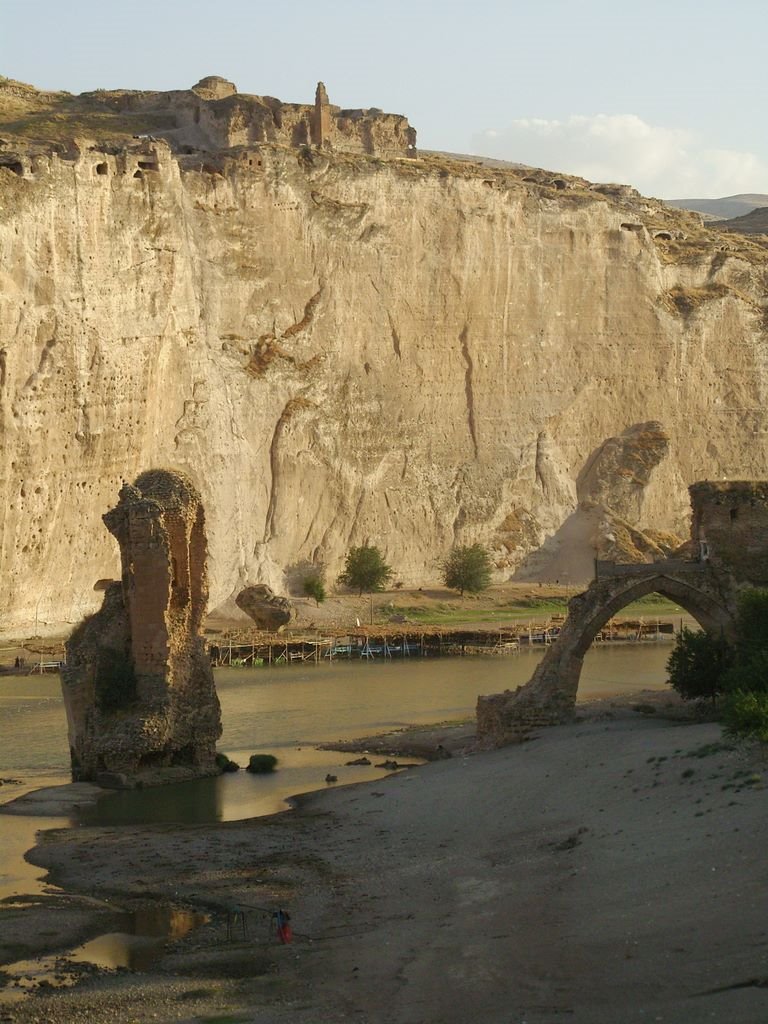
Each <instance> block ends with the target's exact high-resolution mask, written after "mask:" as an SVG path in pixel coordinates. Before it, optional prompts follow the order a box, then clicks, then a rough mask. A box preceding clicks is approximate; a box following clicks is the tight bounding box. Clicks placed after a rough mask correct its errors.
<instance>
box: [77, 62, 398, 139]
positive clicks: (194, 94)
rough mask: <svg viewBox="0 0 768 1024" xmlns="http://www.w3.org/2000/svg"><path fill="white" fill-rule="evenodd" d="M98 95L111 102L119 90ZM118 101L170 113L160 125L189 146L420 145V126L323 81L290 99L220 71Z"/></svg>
mask: <svg viewBox="0 0 768 1024" xmlns="http://www.w3.org/2000/svg"><path fill="white" fill-rule="evenodd" d="M89 95H94V96H95V97H96V99H98V100H99V101H100V102H103V103H105V104H106V103H107V102H108V100H109V97H110V96H111V94H103V95H99V94H89ZM112 104H113V107H112V109H115V110H116V111H118V112H120V111H122V110H124V111H130V112H132V113H136V112H137V111H143V112H145V113H147V114H148V115H152V116H153V117H154V118H161V119H162V114H163V113H166V114H170V115H171V121H173V122H175V124H174V125H172V124H171V123H170V122H169V124H168V126H167V127H164V126H163V127H159V128H157V129H155V130H153V133H152V134H153V136H156V137H158V138H163V139H166V140H167V141H168V142H170V143H171V145H172V146H173V147H174V148H175V149H178V150H181V151H182V152H184V151H187V152H195V151H201V150H202V151H208V152H210V151H218V150H224V149H232V148H235V147H238V146H253V145H258V144H259V143H277V144H281V145H285V146H296V147H299V146H307V145H313V146H317V147H319V148H321V149H329V150H336V151H338V152H344V153H366V154H368V155H370V156H386V157H403V156H414V155H415V152H416V130H415V129H414V128H412V127H411V126H410V124H409V123H408V119H407V118H406V117H404V116H402V115H401V114H387V113H385V112H384V111H383V110H379V109H378V108H377V107H370V108H367V109H363V108H360V109H350V110H343V109H342V108H341V107H338V106H336V105H335V104H332V103H331V102H330V101H329V99H328V93H327V91H326V88H325V85H324V84H323V83H322V82H318V83H317V90H316V93H315V100H314V102H313V103H285V102H283V101H282V100H279V99H276V98H275V97H273V96H252V95H249V94H246V93H239V92H238V91H237V88H236V86H235V85H234V84H233V83H232V82H228V81H227V80H226V79H224V78H219V77H217V76H215V75H211V76H208V77H207V78H203V79H201V81H199V82H198V83H197V85H194V86H193V87H192V88H191V89H181V90H175V91H172V92H157V93H130V92H126V93H122V94H120V95H119V96H118V95H115V96H114V97H113V98H112Z"/></svg>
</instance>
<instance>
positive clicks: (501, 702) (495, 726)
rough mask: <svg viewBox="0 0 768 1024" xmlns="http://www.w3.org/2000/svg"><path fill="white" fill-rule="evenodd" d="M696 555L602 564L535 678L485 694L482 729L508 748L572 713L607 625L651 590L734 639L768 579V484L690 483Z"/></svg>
mask: <svg viewBox="0 0 768 1024" xmlns="http://www.w3.org/2000/svg"><path fill="white" fill-rule="evenodd" d="M689 491H690V494H691V505H692V508H693V517H692V521H691V540H690V542H689V543H688V545H687V548H688V551H689V553H690V556H691V557H690V558H685V559H667V560H665V561H659V562H653V563H641V564H631V565H629V564H628V565H621V564H615V563H605V562H598V563H596V570H597V577H596V579H594V580H593V581H592V583H591V584H590V586H589V587H588V589H587V590H586V591H585V592H584V593H583V594H577V595H576V597H574V598H572V599H571V601H570V602H569V604H568V618H567V619H566V621H565V623H564V625H563V628H562V629H561V631H560V635H559V637H558V639H557V640H556V641H555V643H554V644H553V645H552V646H551V647H550V648H549V650H548V651H547V653H546V654H545V656H544V658H543V659H542V661H541V662H540V663H539V665H538V666H537V668H536V671H535V672H534V674H533V676H532V677H531V679H530V681H529V682H528V683H526V684H525V686H522V687H518V689H517V690H515V691H510V690H506V691H505V692H504V693H499V694H493V695H491V696H487V697H479V698H478V702H477V734H478V739H479V740H480V742H481V743H482V744H484V745H486V746H502V745H503V744H505V743H511V742H514V741H516V740H518V739H519V738H520V736H521V735H522V734H524V733H525V732H526V731H527V730H528V729H530V728H531V727H534V726H541V725H555V724H559V723H562V722H567V721H569V720H570V719H571V718H572V717H573V713H574V708H575V704H576V693H577V690H578V686H579V677H580V675H581V667H582V663H583V660H584V655H585V654H586V652H587V650H588V648H589V646H590V644H591V643H592V641H593V639H594V638H595V635H596V634H597V633H598V631H599V630H600V629H601V628H602V627H603V626H604V625H605V623H606V622H607V621H608V620H609V619H610V618H611V617H612V616H613V615H615V614H616V613H617V612H618V611H620V610H621V609H622V608H623V607H625V606H626V605H628V604H630V603H631V602H632V601H635V600H637V599H638V598H640V597H644V596H645V595H646V594H651V593H659V594H663V595H664V596H666V597H669V598H671V599H672V600H673V601H675V602H677V603H678V604H679V605H681V606H682V607H683V608H685V610H686V611H687V612H689V613H690V614H691V615H692V616H693V617H694V618H695V619H696V620H697V622H698V623H699V624H700V625H701V626H702V627H703V628H704V629H706V630H710V631H714V632H722V633H723V634H724V635H725V636H726V637H728V636H732V635H733V633H734V628H735V616H736V610H737V603H738V595H739V592H740V591H741V590H742V589H743V588H744V587H748V586H756V585H757V586H763V585H765V584H766V583H768V482H765V481H740V482H730V483H729V482H724V483H710V482H708V481H704V482H701V483H696V484H693V485H692V486H691V487H690V488H689Z"/></svg>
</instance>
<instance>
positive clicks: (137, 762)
mask: <svg viewBox="0 0 768 1024" xmlns="http://www.w3.org/2000/svg"><path fill="white" fill-rule="evenodd" d="M104 522H105V523H106V525H107V527H108V529H109V530H110V532H111V533H112V534H113V535H114V536H115V537H116V538H117V541H118V543H119V545H120V556H121V561H122V570H123V571H122V579H121V581H120V582H115V583H110V584H108V586H107V589H106V591H105V593H104V603H103V606H102V608H101V610H100V611H99V612H97V613H96V614H95V615H92V616H91V617H90V618H88V619H86V620H85V621H84V622H83V623H82V625H81V626H79V627H78V628H77V629H76V630H75V631H74V633H73V634H72V636H71V637H70V639H69V641H68V642H67V664H66V667H65V668H63V669H62V689H63V693H64V703H65V706H66V710H67V722H68V726H69V742H70V751H71V758H72V776H73V780H74V781H96V782H100V783H102V784H104V785H110V786H122V785H130V784H132V783H135V782H136V781H137V780H141V781H144V782H149V783H152V782H158V781H168V780H170V779H175V778H189V777H193V776H195V775H208V774H215V773H216V771H217V768H216V760H215V756H216V740H217V739H218V738H219V736H220V734H221V716H220V710H219V701H218V697H217V696H216V690H215V687H214V682H213V672H212V670H211V664H210V659H209V657H208V654H207V652H206V649H205V645H204V642H203V638H202V636H201V635H200V625H201V621H202V616H203V614H204V613H205V608H206V602H207V596H208V586H207V571H206V539H205V517H204V513H203V506H202V503H201V501H200V498H199V495H198V493H197V490H196V488H195V487H194V485H193V484H192V482H191V481H190V480H189V479H187V478H186V477H185V476H183V475H182V474H180V473H173V472H169V471H164V470H153V471H150V472H147V473H142V474H141V476H139V477H138V479H137V480H136V482H135V484H134V485H130V484H124V485H123V487H122V489H121V491H120V501H119V503H118V505H117V506H116V507H115V508H113V509H112V510H111V511H109V512H107V514H106V515H105V516H104Z"/></svg>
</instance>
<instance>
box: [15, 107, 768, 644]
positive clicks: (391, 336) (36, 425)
mask: <svg viewBox="0 0 768 1024" xmlns="http://www.w3.org/2000/svg"><path fill="white" fill-rule="evenodd" d="M234 98H236V97H228V98H224V99H223V100H218V101H216V102H225V103H226V102H230V100H232V99H234ZM5 137H6V136H5V135H4V138H5ZM8 144H9V145H10V142H9V143H8ZM14 152H15V153H17V156H18V161H17V162H18V164H19V165H20V167H19V170H20V172H19V173H16V171H15V170H10V169H8V168H5V169H3V168H2V167H0V207H2V209H1V210H0V392H1V394H2V401H1V402H0V439H1V441H2V443H1V444H0V493H1V494H2V496H3V498H4V501H3V503H2V505H1V506H0V516H1V517H2V536H3V544H2V549H1V550H0V574H2V579H3V587H2V590H0V621H1V622H2V626H3V628H4V629H5V630H8V631H17V632H18V631H22V630H25V629H27V628H29V627H31V626H32V625H33V624H34V622H35V620H36V619H37V620H38V623H39V628H44V625H45V624H46V623H58V624H59V625H60V624H61V623H63V622H65V621H76V620H77V619H79V618H80V617H81V616H82V615H83V614H85V613H87V612H89V611H92V610H94V608H95V607H96V606H97V603H98V601H99V599H100V596H99V595H98V594H96V593H94V591H93V585H94V582H95V581H97V580H99V579H103V578H108V577H110V576H115V575H116V574H117V573H116V568H117V567H116V557H115V552H114V549H113V547H112V546H111V545H110V544H109V543H108V540H109V538H107V537H105V536H103V530H102V529H101V523H100V516H101V515H102V513H103V512H104V511H106V509H107V508H108V507H109V504H110V502H111V495H112V494H114V493H115V492H116V490H118V489H119V487H120V485H121V480H122V476H123V474H124V473H125V474H126V475H130V476H131V477H132V476H133V475H135V474H136V473H138V472H139V471H140V469H141V468H142V467H143V466H145V465H147V464H155V465H166V466H172V467H175V468H178V469H179V470H181V471H185V472H188V473H190V474H191V475H193V476H194V479H195V480H196V481H197V483H198V485H199V487H200V491H201V495H202V498H203V502H204V504H205V508H206V519H207V528H208V537H209V544H210V552H211V559H210V577H211V605H212V607H214V608H215V607H216V606H218V605H220V604H222V602H224V601H225V600H228V599H230V598H232V597H234V595H235V594H237V593H238V592H239V591H240V590H242V589H243V586H244V584H245V582H246V581H248V580H254V579H256V580H259V581H262V582H264V583H266V584H268V585H269V586H271V587H272V588H273V589H274V590H275V591H276V592H278V593H280V592H284V591H285V584H284V571H285V570H286V569H287V568H290V567H291V566H294V565H297V564H300V563H301V564H304V563H308V564H313V565H318V564H324V565H326V566H327V569H328V578H331V579H332V578H335V576H336V575H337V574H338V572H339V571H340V569H341V567H342V565H343V561H344V555H345V553H346V552H347V551H348V550H349V548H350V547H351V546H354V545H360V544H363V543H365V542H366V541H370V542H372V543H376V544H377V545H378V546H379V547H380V549H381V551H382V554H383V556H384V558H385V559H386V561H387V562H388V564H390V565H391V566H392V567H393V569H394V571H395V573H396V576H397V578H398V579H400V580H402V582H403V583H404V585H406V586H409V585H421V584H423V583H425V582H427V581H429V580H431V579H436V578H437V568H436V566H437V564H438V561H439V559H440V558H441V557H443V556H444V555H445V553H446V551H447V550H449V549H450V547H451V546H452V545H453V544H456V543H458V544H465V543H470V544H471V543H474V542H475V541H479V542H482V543H486V544H488V545H490V546H491V547H492V549H493V555H494V561H495V563H496V566H497V572H498V575H499V577H500V578H506V577H509V576H510V575H512V574H513V573H514V572H515V571H516V569H517V568H518V567H519V566H520V565H521V564H522V563H523V561H524V560H525V559H526V557H527V556H528V555H530V553H531V552H532V551H535V550H537V549H538V548H540V547H541V546H542V544H544V543H545V542H546V541H547V539H548V538H551V537H552V536H553V535H554V534H555V533H557V531H558V530H560V529H561V528H562V527H563V524H564V523H566V521H568V520H569V519H570V517H571V516H572V514H573V513H574V511H575V510H576V506H577V481H578V479H579V475H580V474H581V473H582V470H583V468H584V466H585V464H587V462H588V460H589V458H590V456H591V454H592V453H593V452H594V451H595V450H596V449H597V448H599V447H600V446H602V445H603V444H604V443H605V441H606V438H617V437H621V435H622V434H623V433H624V431H625V430H627V428H629V427H632V426H633V425H635V424H643V423H648V422H650V421H654V422H658V423H661V424H662V425H663V430H664V433H665V435H666V437H668V439H669V441H668V454H667V455H666V457H664V458H663V459H662V460H661V462H660V463H659V464H658V465H657V467H656V469H654V470H653V471H652V472H651V473H650V476H649V482H648V484H647V486H645V487H644V488H643V492H642V498H641V499H638V498H637V494H636V492H635V491H634V490H633V489H632V486H628V488H627V489H626V492H625V494H626V501H627V503H628V504H629V505H630V506H631V507H632V509H633V511H632V518H629V519H627V522H629V524H630V526H631V527H632V528H633V529H640V530H641V531H642V532H643V533H644V535H646V536H651V534H650V533H649V532H647V531H651V530H657V531H659V530H661V531H668V532H672V533H681V532H682V529H683V522H684V515H682V513H681V511H680V510H681V509H684V507H685V502H686V496H685V485H686V484H687V483H689V482H691V481H693V480H695V479H699V478H701V477H702V476H706V475H712V476H715V477H718V478H721V477H733V476H735V475H738V476H743V477H754V478H759V477H763V476H766V475H768V465H767V464H766V463H767V462H768V453H767V452H766V448H765V446H764V445H762V444H760V443H757V440H759V438H760V437H762V434H763V431H764V430H765V429H766V427H767V426H768V423H766V420H767V419H768V414H767V413H766V411H765V403H764V401H763V396H764V394H765V393H766V390H767V389H768V368H767V367H766V362H765V359H764V355H763V353H764V348H765V331H764V327H765V321H764V316H763V307H764V304H765V295H766V274H765V262H764V260H765V250H763V249H761V248H760V247H759V245H758V244H757V242H755V241H753V240H752V239H750V238H746V237H742V236H736V235H728V236H726V235H717V234H708V233H707V231H706V230H705V229H703V228H702V227H701V225H700V223H699V221H698V219H697V218H696V216H695V215H692V214H686V213H683V212H680V211H675V210H670V209H668V208H666V207H663V206H662V205H661V204H657V203H655V202H654V201H652V200H645V199H641V198H639V197H637V196H636V195H635V194H633V193H632V192H631V190H628V191H625V192H621V190H617V189H612V190H609V192H606V191H605V190H603V191H600V190H598V189H596V188H592V187H591V186H589V184H588V183H585V182H583V181H580V180H578V179H562V180H564V181H566V184H567V186H568V187H566V188H560V187H559V186H557V185H556V184H553V183H552V182H553V181H554V179H552V178H551V176H549V177H548V178H547V177H546V176H544V177H541V178H537V177H536V176H535V175H531V174H530V173H529V172H524V171H520V172H516V171H514V170H501V169H494V168H489V167H483V166H480V167H474V166H472V165H471V164H467V163H462V164H458V163H452V162H451V161H449V160H445V159H443V158H432V157H426V158H423V159H414V160H392V161H389V160H372V159H368V158H367V157H364V156H352V155H348V154H347V155H345V154H341V155H339V154H336V155H334V153H333V152H330V153H326V152H318V151H316V150H312V151H310V152H309V153H308V154H307V153H303V152H301V151H297V150H295V149H289V148H285V147H282V146H279V145H269V144H261V145H258V146H256V145H254V146H248V147H242V148H240V149H233V150H229V151H227V152H220V153H212V154H208V155H207V156H205V157H201V155H200V154H199V153H198V154H192V155H189V156H184V155H174V153H173V152H172V151H171V149H170V148H169V147H168V146H167V145H165V144H163V143H161V142H153V141H152V140H150V139H142V140H135V141H134V142H132V143H130V144H129V145H127V146H125V147H114V146H111V147H110V146H107V145H96V144H94V143H93V142H91V141H84V140H80V142H78V143H77V145H69V146H68V147H66V148H64V147H62V149H61V151H56V152H53V151H52V149H51V147H48V149H47V150H46V149H45V148H44V147H37V148H34V147H33V148H26V149H25V148H17V149H16V150H14ZM525 178H528V179H530V180H525ZM558 180H561V179H558ZM661 233H665V234H666V235H668V236H669V237H666V238H661V237H657V236H658V235H660V234H661ZM715 285H716V286H717V287H715ZM680 296H685V297H687V298H690V299H691V302H690V304H689V305H681V304H680V302H679V301H677V299H679V297H680ZM694 300H695V301H694ZM756 439H757V440H756ZM601 486H602V485H601ZM600 493H601V494H602V493H604V492H603V491H601V492H600ZM638 507H639V508H640V513H639V514H640V519H639V520H638V519H637V518H634V517H635V516H636V515H637V508H638ZM593 511H594V510H593ZM590 514H591V513H590ZM577 525H578V524H577ZM582 525H583V526H584V529H583V531H582V532H583V533H584V535H585V537H586V540H585V546H584V548H583V551H584V552H585V557H584V562H585V571H586V572H587V574H588V575H589V573H590V562H591V556H590V555H589V554H588V552H589V547H588V544H587V541H588V539H589V537H592V536H594V529H593V528H592V527H591V526H590V525H589V524H582ZM588 527H589V528H588ZM579 529H580V530H581V525H580V526H579ZM590 530H591V532H590ZM588 575H587V576H582V575H579V576H578V577H574V579H576V578H578V579H579V580H581V579H586V578H588Z"/></svg>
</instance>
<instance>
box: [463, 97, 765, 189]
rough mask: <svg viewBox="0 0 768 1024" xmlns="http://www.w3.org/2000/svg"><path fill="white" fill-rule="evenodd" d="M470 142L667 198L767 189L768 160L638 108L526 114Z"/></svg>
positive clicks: (482, 149)
mask: <svg viewBox="0 0 768 1024" xmlns="http://www.w3.org/2000/svg"><path fill="white" fill-rule="evenodd" d="M472 143H473V151H474V152H476V153H479V154H482V155H483V156H492V157H496V158H497V159H500V160H511V161H514V162H516V163H521V164H528V165H530V166H532V167H545V168H547V169H549V170H553V171H562V172H564V173H566V174H577V175H581V176H582V177H584V178H587V179H589V180H590V181H615V182H621V183H623V184H629V185H634V187H635V188H637V189H639V190H640V191H641V192H643V193H644V194H645V195H655V196H659V197H661V198H665V199H673V198H683V197H702V196H712V197H715V196H726V195H734V194H737V193H740V192H766V191H768V165H767V164H766V163H765V162H764V161H762V160H761V159H760V158H759V157H758V156H756V155H755V154H754V153H748V152H738V151H736V150H729V149H712V148H709V147H707V146H706V145H704V143H703V142H702V140H701V139H699V138H697V137H696V136H695V135H694V134H693V133H691V132H688V131H685V130H684V129H681V128H661V127H659V126H657V125H652V124H648V123H647V122H645V121H643V120H642V119H641V118H639V117H637V116H636V115H635V114H596V115H594V116H592V117H584V116H581V115H576V114H574V115H572V116H571V117H569V118H567V119H565V120H563V121H547V120H543V119H541V118H521V119H520V120H517V121H513V122H512V124H511V125H510V126H509V127H508V128H507V129H505V130H500V129H490V130H488V131H486V132H483V133H482V134H480V135H476V136H475V137H474V138H473V140H472Z"/></svg>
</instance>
